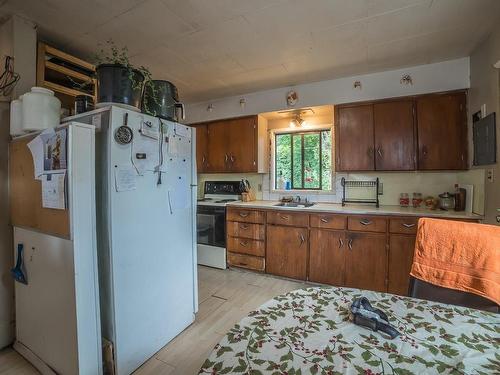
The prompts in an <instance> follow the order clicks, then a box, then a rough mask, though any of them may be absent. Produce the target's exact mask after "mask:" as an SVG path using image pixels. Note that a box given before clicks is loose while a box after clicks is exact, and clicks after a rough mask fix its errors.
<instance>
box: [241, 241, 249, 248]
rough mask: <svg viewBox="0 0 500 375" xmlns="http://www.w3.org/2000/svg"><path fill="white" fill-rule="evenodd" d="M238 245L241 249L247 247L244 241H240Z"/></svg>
mask: <svg viewBox="0 0 500 375" xmlns="http://www.w3.org/2000/svg"><path fill="white" fill-rule="evenodd" d="M240 245H241V246H243V247H247V246H248V242H246V241H240Z"/></svg>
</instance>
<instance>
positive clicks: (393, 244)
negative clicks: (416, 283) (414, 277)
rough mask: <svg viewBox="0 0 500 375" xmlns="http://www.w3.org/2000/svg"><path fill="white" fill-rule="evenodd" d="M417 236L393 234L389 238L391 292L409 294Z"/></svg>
mask: <svg viewBox="0 0 500 375" xmlns="http://www.w3.org/2000/svg"><path fill="white" fill-rule="evenodd" d="M414 249H415V236H412V235H404V234H391V238H390V240H389V275H388V279H389V284H388V288H387V291H388V292H389V293H394V294H400V295H402V296H407V295H408V286H409V284H410V270H411V265H412V262H413V251H414Z"/></svg>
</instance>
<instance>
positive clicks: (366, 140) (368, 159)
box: [336, 104, 375, 171]
mask: <svg viewBox="0 0 500 375" xmlns="http://www.w3.org/2000/svg"><path fill="white" fill-rule="evenodd" d="M336 117H337V120H336V123H337V136H336V146H337V147H336V153H337V154H336V155H337V157H336V161H337V170H338V171H373V170H374V169H375V162H374V159H373V158H374V147H373V105H371V104H366V105H359V106H352V107H340V108H338V109H337V116H336Z"/></svg>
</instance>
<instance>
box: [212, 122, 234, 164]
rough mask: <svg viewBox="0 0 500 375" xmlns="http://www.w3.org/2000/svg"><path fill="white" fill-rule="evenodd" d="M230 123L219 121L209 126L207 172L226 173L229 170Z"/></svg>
mask: <svg viewBox="0 0 500 375" xmlns="http://www.w3.org/2000/svg"><path fill="white" fill-rule="evenodd" d="M228 141H229V133H228V122H227V121H217V122H211V123H209V124H208V140H207V148H208V163H207V168H206V171H207V172H226V171H227V170H228V169H227V168H228V162H229V152H228Z"/></svg>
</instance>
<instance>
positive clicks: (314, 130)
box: [270, 124, 335, 194]
mask: <svg viewBox="0 0 500 375" xmlns="http://www.w3.org/2000/svg"><path fill="white" fill-rule="evenodd" d="M323 131H330V138H331V141H330V142H331V177H330V178H331V182H330V186H331V188H330V190H322V189H321V187H322V185H323V173H322V171H323V170H322V169H323V166H322V163H321V162H320V175H319V178H320V185H319V186H320V187H319V188H304V187H302V188H294V187H293V135H295V134H300V135H302V137H301V143H302V158H301V160H302V166H303V162H304V134H308V133H309V134H310V133H316V134H319V137H320V150H319V151H320V161H321V160H322V156H323V150H322V144H323V139H322V137H321V132H323ZM333 131H334V129H333V125H331V124H328V125H318V126H314V127H309V128H299V129H295V128H284V129H272V130H270V133H271V134H270V138H271V155H270V156H271V157H270V161H271V163H270V164H271V170H270V172H271V173H270V185H271V186H270V188H271V189H270V190H271V192H280V193H281V192H288V193H290V192H293V191H296V192H301V193H305V192H310V193H313V194H335V183H334V182H335V170H334V162H333V161H334V143H333V139H334V138H333V136H334V135H333ZM285 134H290V135H291V136H292V137H291V139H290V142H292V145H291V153H292V160H291V162H292V171H291V172H292V174H291V177H292V181H291V183H292V188H291V189H290V190H283V189H277V188H276V183H277V181H278V176H277V168H276V154H277V144H276V136H278V135H285ZM302 186H304V168H302Z"/></svg>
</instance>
